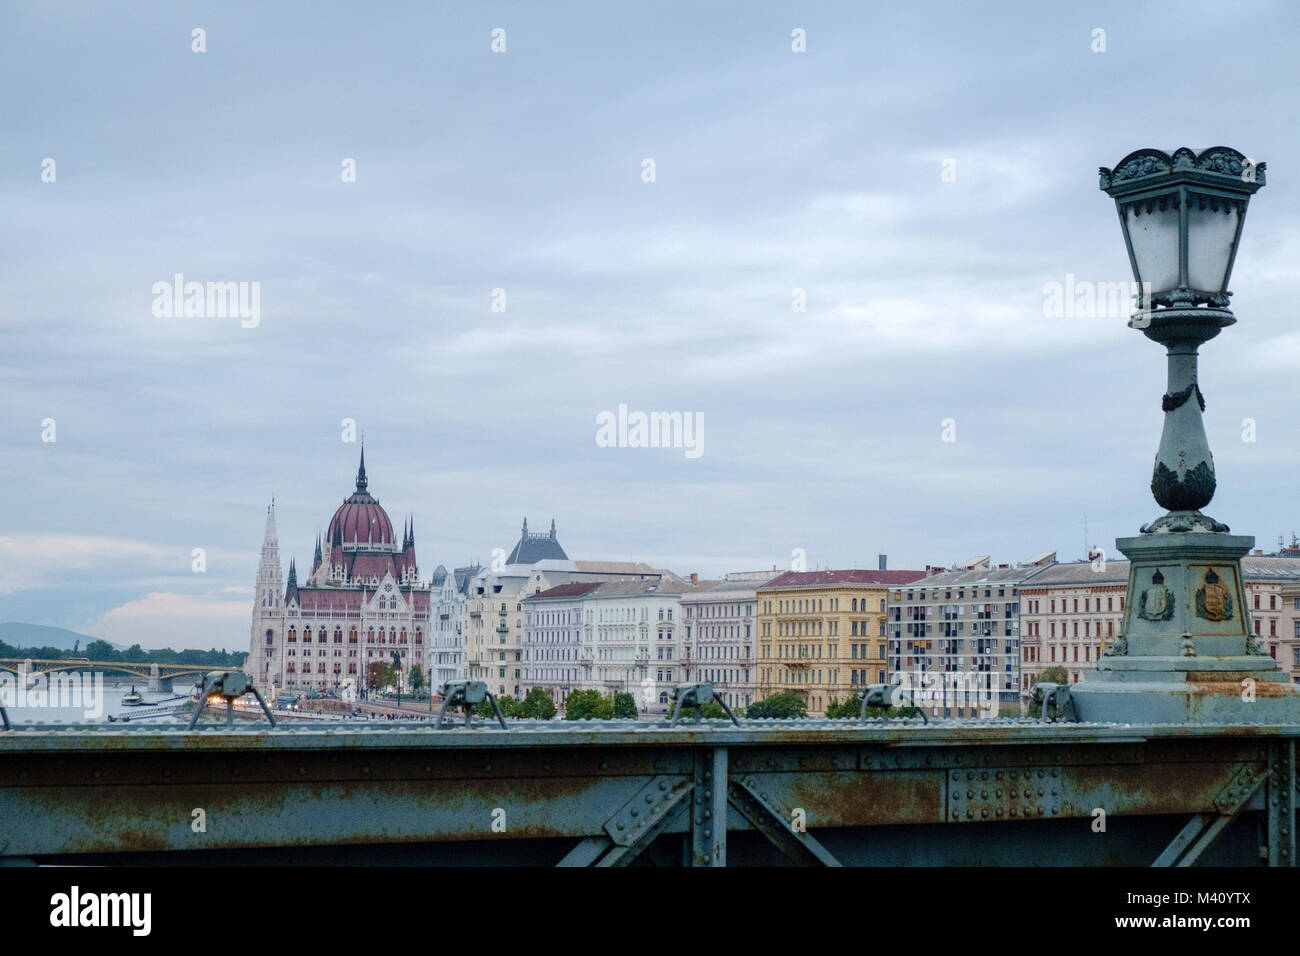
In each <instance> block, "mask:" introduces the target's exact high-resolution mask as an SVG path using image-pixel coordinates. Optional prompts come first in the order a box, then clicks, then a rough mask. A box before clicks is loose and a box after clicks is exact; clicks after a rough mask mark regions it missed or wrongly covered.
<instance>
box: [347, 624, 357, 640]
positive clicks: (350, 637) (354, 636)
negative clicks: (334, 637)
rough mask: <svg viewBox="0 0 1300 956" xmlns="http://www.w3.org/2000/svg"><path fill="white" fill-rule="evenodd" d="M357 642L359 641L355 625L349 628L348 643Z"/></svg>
mask: <svg viewBox="0 0 1300 956" xmlns="http://www.w3.org/2000/svg"><path fill="white" fill-rule="evenodd" d="M356 642H357V629H356V628H355V627H353V628H349V629H348V643H349V644H355V643H356Z"/></svg>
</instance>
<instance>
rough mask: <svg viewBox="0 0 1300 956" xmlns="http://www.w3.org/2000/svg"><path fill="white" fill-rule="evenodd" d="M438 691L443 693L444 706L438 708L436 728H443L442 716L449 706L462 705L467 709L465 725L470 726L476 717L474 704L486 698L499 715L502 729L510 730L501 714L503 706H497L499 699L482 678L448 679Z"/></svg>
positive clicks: (498, 719)
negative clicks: (493, 694)
mask: <svg viewBox="0 0 1300 956" xmlns="http://www.w3.org/2000/svg"><path fill="white" fill-rule="evenodd" d="M438 693H439V694H441V695H442V707H441V708H440V709H439V710H438V721H437V723H435V724H434V725H433V729H434V730H441V729H442V718H443V715H445V714H446V713H447V708H448V707H461V708H463V709H464V711H465V726H466V727H468V726H470V723H471V721H472V720H473V719H474V705H475V704H481V703H483V701H484V700H487V701H490V702H491V703H492V710H493V711H494V712H495V713H496V715H497V723H499V724H500V725H501V729H502V730H509V729H510V728H509V727H507V726H506V719H505V717H503V716H502V715H501V708H500V707H498V706H497V699H496V698H495V697H493V696H492V692H491V691H490V690H488V689H487V684H485V683H484V682H483V681H481V680H452V681H447V683H445V684H443V685H442V686H441V687H439V688H438Z"/></svg>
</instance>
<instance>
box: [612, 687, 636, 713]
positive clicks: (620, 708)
mask: <svg viewBox="0 0 1300 956" xmlns="http://www.w3.org/2000/svg"><path fill="white" fill-rule="evenodd" d="M610 716H612V717H614V718H617V719H626V718H629V717H630V718H631V719H632V720H636V698H635V697H633V696H632V695H631V694H625V693H623V692H622V691H618V692H616V693H615V694H614V699H613V700H612V701H611V702H610Z"/></svg>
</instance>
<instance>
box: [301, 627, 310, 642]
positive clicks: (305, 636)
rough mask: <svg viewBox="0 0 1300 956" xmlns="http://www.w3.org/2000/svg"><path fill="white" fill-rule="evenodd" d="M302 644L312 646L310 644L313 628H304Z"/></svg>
mask: <svg viewBox="0 0 1300 956" xmlns="http://www.w3.org/2000/svg"><path fill="white" fill-rule="evenodd" d="M302 642H303V643H304V644H310V643H311V628H310V627H304V628H303V629H302Z"/></svg>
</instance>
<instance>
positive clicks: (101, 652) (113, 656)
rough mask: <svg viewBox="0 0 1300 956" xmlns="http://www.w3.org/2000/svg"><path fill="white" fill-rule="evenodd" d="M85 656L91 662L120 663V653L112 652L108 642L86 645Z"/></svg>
mask: <svg viewBox="0 0 1300 956" xmlns="http://www.w3.org/2000/svg"><path fill="white" fill-rule="evenodd" d="M86 656H87V657H89V658H90V659H91V660H92V661H120V660H121V659H122V652H121V651H118V650H114V649H113V645H112V644H110V643H108V641H91V642H90V643H89V644H87V645H86Z"/></svg>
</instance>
